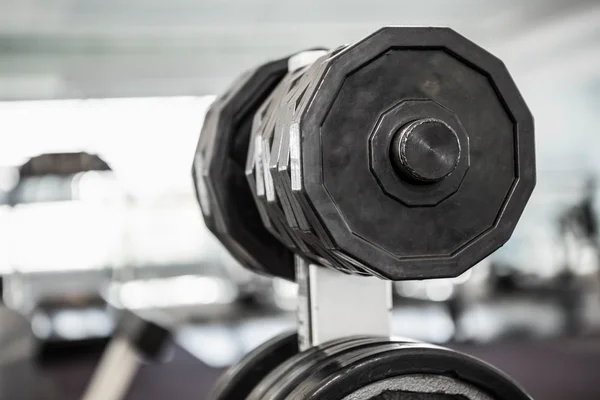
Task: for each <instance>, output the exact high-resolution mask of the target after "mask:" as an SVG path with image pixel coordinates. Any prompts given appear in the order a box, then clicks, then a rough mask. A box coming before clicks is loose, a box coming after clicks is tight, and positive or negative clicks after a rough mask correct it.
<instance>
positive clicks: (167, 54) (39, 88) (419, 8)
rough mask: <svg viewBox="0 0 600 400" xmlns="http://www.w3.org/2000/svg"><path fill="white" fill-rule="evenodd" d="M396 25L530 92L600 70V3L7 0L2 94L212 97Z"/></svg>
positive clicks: (585, 80) (0, 42) (0, 37)
mask: <svg viewBox="0 0 600 400" xmlns="http://www.w3.org/2000/svg"><path fill="white" fill-rule="evenodd" d="M389 24H401V25H446V26H450V27H453V28H455V29H456V30H457V31H459V32H460V33H462V34H464V35H465V36H467V37H469V38H471V39H473V40H474V41H476V42H477V43H478V44H480V45H482V46H483V47H485V48H487V49H489V50H490V51H492V52H493V53H495V54H496V55H497V56H499V57H500V58H502V59H503V60H504V61H505V63H506V64H507V65H508V67H509V69H510V70H511V71H512V72H513V74H514V75H515V78H516V80H517V82H518V83H519V84H520V85H521V86H525V87H526V89H525V90H526V91H527V90H528V89H527V87H529V88H531V89H529V90H531V91H533V88H540V87H543V86H544V85H546V83H547V82H551V84H552V85H553V86H556V85H557V84H563V85H564V86H573V85H582V84H583V85H587V84H589V82H593V81H597V79H598V76H599V75H600V72H599V71H600V2H598V1H597V0H570V1H569V0H567V1H556V0H529V1H522V0H506V1H475V0H459V1H453V2H449V1H446V0H421V1H411V2H407V1H398V0H369V1H355V0H346V1H342V0H333V1H329V2H326V1H323V0H303V1H302V2H298V1H288V0H255V1H235V0H218V1H210V2H209V1H201V0H171V1H159V0H18V1H17V0H0V100H25V99H56V98H98V97H100V98H103V97H137V96H179V95H204V94H212V93H216V92H219V91H220V90H222V89H223V88H224V87H225V86H226V85H227V84H228V83H229V82H230V80H231V79H233V78H234V77H235V76H236V75H237V74H239V72H240V71H241V70H243V69H245V68H248V67H250V66H252V65H254V64H256V63H259V62H262V61H264V60H266V59H269V58H274V57H277V56H280V55H284V54H287V53H290V52H293V51H297V50H300V49H303V48H307V47H314V46H317V45H326V46H334V45H338V44H342V43H348V42H352V41H355V40H358V39H360V38H361V37H363V36H365V35H366V34H368V33H370V32H372V31H373V30H375V29H377V28H378V27H380V26H381V25H389ZM597 86H598V85H596V87H597ZM536 90H537V89H536Z"/></svg>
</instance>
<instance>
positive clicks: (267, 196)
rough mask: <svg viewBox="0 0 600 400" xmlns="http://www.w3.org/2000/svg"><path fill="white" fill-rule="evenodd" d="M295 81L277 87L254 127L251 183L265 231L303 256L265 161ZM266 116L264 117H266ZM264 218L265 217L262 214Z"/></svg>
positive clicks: (286, 80)
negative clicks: (277, 118) (281, 107)
mask: <svg viewBox="0 0 600 400" xmlns="http://www.w3.org/2000/svg"><path fill="white" fill-rule="evenodd" d="M291 80H292V76H291V75H290V74H287V75H286V76H285V77H284V78H283V79H282V80H281V82H280V83H279V84H278V85H277V87H276V88H275V90H273V92H272V93H271V95H270V96H269V98H268V100H267V101H268V106H267V107H266V108H265V109H264V110H262V107H261V109H259V113H261V119H260V123H258V124H256V123H255V122H254V121H253V123H252V138H253V143H252V144H253V145H254V148H255V151H254V157H255V159H254V169H253V170H252V181H253V182H256V184H257V186H256V187H257V189H256V191H255V192H254V193H255V196H254V200H255V202H256V205H257V207H259V208H260V209H262V210H264V214H265V215H266V220H263V224H265V227H266V228H267V229H268V230H269V231H270V232H271V233H272V234H273V235H274V236H275V237H276V238H277V239H279V240H280V241H281V242H283V243H284V244H285V245H286V246H288V248H290V249H291V250H295V249H298V250H299V251H300V252H303V251H304V250H305V249H304V246H303V244H302V243H297V242H296V240H295V238H294V237H293V236H292V235H291V234H290V232H289V230H288V228H287V225H286V224H285V222H284V221H283V218H282V216H281V215H280V214H281V212H280V210H279V209H278V207H277V198H276V197H275V193H274V190H273V187H272V185H270V180H269V178H270V176H268V175H267V169H266V164H265V163H266V162H267V160H266V158H265V141H268V135H269V132H270V130H271V129H272V124H273V118H274V115H275V111H274V110H275V109H277V108H278V105H279V102H280V98H281V93H282V92H284V91H285V90H286V88H287V87H288V86H289V84H290V82H291ZM263 113H264V114H263ZM261 215H262V213H261Z"/></svg>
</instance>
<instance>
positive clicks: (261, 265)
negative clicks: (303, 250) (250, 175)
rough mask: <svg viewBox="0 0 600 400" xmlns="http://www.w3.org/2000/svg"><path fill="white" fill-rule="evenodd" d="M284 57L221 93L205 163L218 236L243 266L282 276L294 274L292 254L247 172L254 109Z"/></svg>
mask: <svg viewBox="0 0 600 400" xmlns="http://www.w3.org/2000/svg"><path fill="white" fill-rule="evenodd" d="M287 60H288V59H287V58H285V59H281V60H278V61H273V62H270V63H267V64H264V65H262V66H260V67H258V68H256V69H254V70H252V71H251V72H250V73H248V74H246V75H245V79H242V80H241V81H240V82H239V83H238V84H237V85H235V86H234V87H233V88H231V89H230V92H228V93H227V95H226V96H224V100H223V102H222V106H221V109H220V112H219V113H218V120H217V128H216V130H215V140H214V141H213V144H212V149H211V150H212V151H211V154H210V157H208V160H207V161H205V163H206V164H207V170H208V174H207V178H208V179H207V182H206V184H207V185H206V186H207V189H208V192H209V193H210V194H211V195H212V197H213V198H214V200H215V201H214V206H215V207H218V208H219V211H220V214H221V216H222V219H223V221H222V222H223V223H222V225H221V226H220V224H217V228H218V230H219V233H220V234H221V236H219V235H218V237H219V239H221V241H224V238H225V239H226V240H227V241H229V242H230V244H231V246H228V248H229V249H231V248H232V247H233V248H235V251H232V254H233V255H234V257H236V258H237V259H238V260H239V261H240V262H241V263H242V264H243V265H245V266H247V267H250V268H252V269H254V270H260V269H263V270H264V271H265V272H266V273H268V274H270V275H274V276H279V277H282V278H284V279H289V280H293V279H294V267H293V265H294V264H293V254H292V252H291V251H290V250H289V249H288V248H287V247H286V246H285V245H284V244H283V243H281V242H280V241H279V240H278V239H277V238H275V237H274V236H273V235H272V234H271V233H270V232H269V231H268V230H267V229H266V228H265V226H264V225H263V224H262V220H261V215H260V212H259V210H258V209H257V207H256V204H255V202H254V198H253V194H252V191H251V189H250V187H249V186H248V184H247V180H246V177H245V163H246V155H247V152H248V144H249V140H250V133H251V126H252V119H253V117H254V113H255V112H256V110H257V109H258V108H259V107H260V105H261V104H262V103H263V101H264V100H265V99H266V98H267V97H268V96H269V94H270V93H271V92H272V90H273V89H274V88H275V87H276V85H277V84H278V83H279V81H280V80H281V79H282V78H283V77H284V75H285V74H286V72H287Z"/></svg>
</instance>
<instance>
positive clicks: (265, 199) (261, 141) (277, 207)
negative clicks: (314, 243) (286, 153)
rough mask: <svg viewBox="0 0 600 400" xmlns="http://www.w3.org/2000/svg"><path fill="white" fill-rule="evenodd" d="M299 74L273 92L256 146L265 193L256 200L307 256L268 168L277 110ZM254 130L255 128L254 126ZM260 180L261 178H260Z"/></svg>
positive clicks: (257, 171) (290, 77) (259, 194)
mask: <svg viewBox="0 0 600 400" xmlns="http://www.w3.org/2000/svg"><path fill="white" fill-rule="evenodd" d="M297 75H298V74H297V73H288V75H287V76H286V77H285V78H284V79H283V80H282V82H281V83H280V84H279V85H278V87H277V89H276V90H275V91H274V92H273V106H272V107H271V108H269V109H268V110H267V115H266V117H265V119H264V120H263V124H262V126H261V127H260V128H259V129H260V131H261V133H260V134H259V135H258V139H257V143H256V145H258V146H261V147H260V151H257V153H258V159H257V160H256V161H255V164H256V165H257V166H260V167H261V168H260V170H258V169H257V170H256V172H255V173H256V176H258V177H262V185H263V186H264V192H263V193H262V194H261V193H258V195H257V196H256V198H255V199H256V200H257V201H258V202H259V203H262V205H263V207H264V208H265V209H266V211H267V214H268V215H269V217H270V219H271V221H273V223H274V224H277V225H278V226H281V227H283V229H285V231H286V234H288V235H289V236H290V237H291V238H292V240H293V241H294V243H295V246H296V247H297V248H298V250H299V253H300V254H304V255H305V254H307V252H308V248H307V246H306V245H305V244H304V242H303V241H302V240H301V239H300V238H298V237H297V236H296V235H294V233H293V232H292V231H291V229H290V228H289V226H288V223H287V222H288V221H287V220H286V216H285V214H284V211H283V209H282V205H281V201H282V200H285V199H282V198H281V197H280V196H278V193H277V192H276V190H275V187H274V184H273V179H272V176H271V172H270V170H269V168H268V166H269V164H270V156H271V140H272V138H273V133H274V130H275V121H276V119H277V116H278V113H277V110H278V109H279V106H280V104H281V99H282V98H283V96H284V95H285V93H287V91H288V89H289V87H290V86H291V85H292V83H293V82H294V80H295V78H296V77H297ZM253 129H254V126H253ZM259 179H260V178H259Z"/></svg>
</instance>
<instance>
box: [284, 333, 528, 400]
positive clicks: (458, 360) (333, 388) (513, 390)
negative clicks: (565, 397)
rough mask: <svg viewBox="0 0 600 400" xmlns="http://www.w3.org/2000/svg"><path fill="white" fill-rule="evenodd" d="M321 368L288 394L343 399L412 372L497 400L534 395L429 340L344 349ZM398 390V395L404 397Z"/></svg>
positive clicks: (307, 398)
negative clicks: (333, 362)
mask: <svg viewBox="0 0 600 400" xmlns="http://www.w3.org/2000/svg"><path fill="white" fill-rule="evenodd" d="M361 353H362V354H361ZM322 371H323V372H324V373H322V374H320V376H319V374H313V375H312V378H314V379H313V380H312V381H306V382H305V383H304V384H302V385H300V386H298V388H297V389H296V390H295V391H294V392H292V393H291V394H290V396H289V397H288V399H294V400H300V399H302V400H325V399H327V400H331V399H336V400H342V399H344V398H345V397H346V396H349V395H351V394H355V393H356V391H358V390H360V389H364V388H365V387H366V386H367V385H369V384H373V383H376V382H383V381H385V380H387V379H392V378H397V377H402V376H410V375H412V376H421V377H423V376H425V377H427V376H429V377H431V378H432V379H436V378H439V377H445V378H449V379H451V380H454V381H455V382H458V383H464V384H466V385H468V386H471V387H473V388H474V389H475V390H477V391H479V392H480V393H482V394H484V395H488V396H489V397H490V398H492V399H494V400H531V397H529V396H528V395H527V394H526V393H525V392H524V391H523V389H522V388H520V387H519V385H518V384H516V383H515V382H514V381H513V380H511V379H510V378H509V377H507V376H506V375H505V374H504V373H502V372H500V371H498V370H497V369H495V368H493V367H491V366H490V365H488V364H486V363H484V362H482V361H480V360H477V359H475V358H472V357H470V356H467V355H465V354H461V353H458V352H455V351H452V350H448V349H445V348H442V347H437V346H431V345H426V344H414V343H413V344H408V343H395V344H394V343H390V344H388V345H382V346H380V347H379V348H374V349H366V350H364V351H362V352H357V353H355V354H351V353H347V354H341V355H339V356H338V357H337V365H336V368H335V369H332V370H330V371H329V373H327V371H325V370H324V369H323V370H322ZM442 390H443V389H442ZM449 392H450V391H449V390H447V391H446V393H449ZM398 395H399V397H398V398H400V399H402V398H405V397H406V396H405V397H402V396H400V393H398ZM465 397H466V394H462V395H461V394H458V396H457V393H456V392H455V393H454V397H452V398H460V399H462V398H465ZM367 398H370V397H367ZM373 398H377V397H373ZM392 398H393V397H392ZM467 398H468V397H467ZM478 398H480V397H479V396H478Z"/></svg>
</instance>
